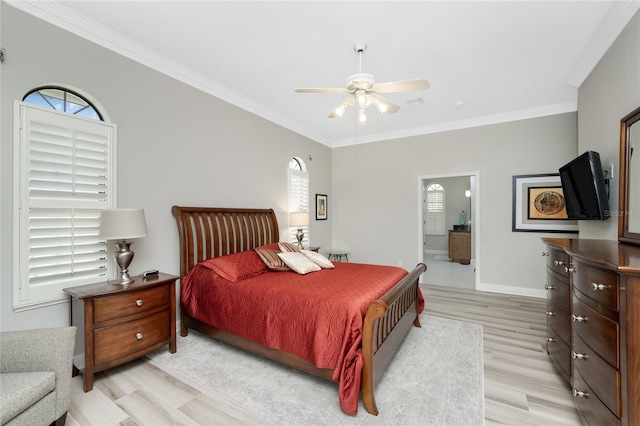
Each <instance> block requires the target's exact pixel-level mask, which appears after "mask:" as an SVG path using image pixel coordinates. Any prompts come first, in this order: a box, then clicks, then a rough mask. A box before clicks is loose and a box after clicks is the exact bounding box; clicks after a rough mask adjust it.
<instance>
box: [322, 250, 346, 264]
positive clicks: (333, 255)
mask: <svg viewBox="0 0 640 426" xmlns="http://www.w3.org/2000/svg"><path fill="white" fill-rule="evenodd" d="M349 254H350V253H349V252H348V251H346V250H331V251H330V252H329V253H328V256H327V257H328V258H329V260H331V259H333V260H335V261H337V262H342V257H343V256H344V259H345V261H347V262H349Z"/></svg>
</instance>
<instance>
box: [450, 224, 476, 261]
mask: <svg viewBox="0 0 640 426" xmlns="http://www.w3.org/2000/svg"><path fill="white" fill-rule="evenodd" d="M449 258H450V259H451V261H452V262H458V263H462V264H464V265H468V264H469V263H471V232H470V231H449Z"/></svg>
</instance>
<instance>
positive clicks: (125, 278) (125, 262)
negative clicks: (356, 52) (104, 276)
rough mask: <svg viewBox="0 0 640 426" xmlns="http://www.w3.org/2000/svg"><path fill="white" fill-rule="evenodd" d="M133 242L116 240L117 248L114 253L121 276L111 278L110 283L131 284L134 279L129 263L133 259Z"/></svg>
mask: <svg viewBox="0 0 640 426" xmlns="http://www.w3.org/2000/svg"><path fill="white" fill-rule="evenodd" d="M131 244H133V242H130V241H127V240H120V241H116V247H117V250H116V252H115V253H114V255H113V258H114V259H115V261H116V264H117V265H118V266H119V267H120V278H114V279H112V280H109V283H110V284H131V283H132V282H133V281H134V280H133V278H131V277H130V276H129V265H130V264H131V261H132V260H133V251H131V248H130V247H131Z"/></svg>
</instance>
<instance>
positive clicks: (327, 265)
mask: <svg viewBox="0 0 640 426" xmlns="http://www.w3.org/2000/svg"><path fill="white" fill-rule="evenodd" d="M300 251H301V252H302V253H303V254H304V255H305V256H307V257H308V258H309V259H311V261H312V262H313V263H315V264H317V265H318V266H320V267H321V268H324V269H331V268H333V267H334V266H333V263H331V261H330V260H329V259H327V258H326V257H324V256H323V255H321V254H320V253H316V252H315V251H311V250H300Z"/></svg>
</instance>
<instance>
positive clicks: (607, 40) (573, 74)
mask: <svg viewBox="0 0 640 426" xmlns="http://www.w3.org/2000/svg"><path fill="white" fill-rule="evenodd" d="M639 9H640V0H626V1H616V2H614V3H613V5H612V6H611V8H610V9H609V12H608V13H607V16H606V17H605V19H604V20H603V22H602V24H601V25H600V26H599V27H598V29H597V30H596V32H595V34H594V35H593V37H592V38H591V40H590V41H589V43H588V44H587V47H586V48H585V50H584V51H583V52H582V54H581V55H580V58H579V59H578V61H577V62H576V64H575V65H574V66H573V68H572V69H571V71H570V72H569V75H568V76H567V79H566V81H567V84H569V85H571V86H574V87H580V85H581V84H582V83H583V82H584V81H585V80H586V78H587V77H588V76H589V74H590V73H591V71H593V69H594V68H595V67H596V65H597V64H598V62H600V59H602V57H603V56H604V55H605V53H607V50H609V48H610V47H611V45H612V44H613V43H614V42H615V41H616V39H617V38H618V36H619V35H620V33H622V31H623V30H624V28H625V27H626V26H627V24H628V23H629V21H631V18H633V16H634V15H635V14H636V12H637V11H638V10H639Z"/></svg>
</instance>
